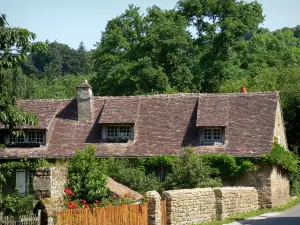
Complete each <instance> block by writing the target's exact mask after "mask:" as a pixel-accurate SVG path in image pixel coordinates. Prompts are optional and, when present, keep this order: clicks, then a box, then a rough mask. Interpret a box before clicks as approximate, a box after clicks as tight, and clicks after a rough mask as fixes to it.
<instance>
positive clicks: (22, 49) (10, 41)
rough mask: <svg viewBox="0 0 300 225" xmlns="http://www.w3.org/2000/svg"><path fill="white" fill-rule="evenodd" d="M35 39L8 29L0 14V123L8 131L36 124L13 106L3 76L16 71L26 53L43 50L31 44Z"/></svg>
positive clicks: (43, 46) (22, 30)
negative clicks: (9, 70)
mask: <svg viewBox="0 0 300 225" xmlns="http://www.w3.org/2000/svg"><path fill="white" fill-rule="evenodd" d="M35 37H36V35H35V34H34V33H32V32H30V31H28V30H26V29H23V28H10V27H8V23H7V22H6V16H5V15H4V14H0V122H1V123H2V124H3V125H4V126H5V127H7V128H9V129H12V128H13V127H14V126H16V125H23V124H31V125H36V124H37V119H36V117H35V116H33V115H32V114H30V113H26V112H24V111H22V110H21V109H19V108H17V107H16V106H15V105H16V101H15V96H11V95H9V93H8V92H7V91H6V90H5V88H7V85H8V82H7V79H6V78H5V76H4V73H6V70H7V69H12V70H15V69H17V67H18V66H19V64H20V62H22V61H23V60H25V59H26V58H27V53H28V52H30V51H34V50H37V49H41V48H45V45H44V44H42V43H32V41H33V40H34V39H35Z"/></svg>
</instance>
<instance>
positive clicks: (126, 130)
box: [119, 126, 130, 138]
mask: <svg viewBox="0 0 300 225" xmlns="http://www.w3.org/2000/svg"><path fill="white" fill-rule="evenodd" d="M119 135H120V137H127V138H130V127H129V126H120V134H119Z"/></svg>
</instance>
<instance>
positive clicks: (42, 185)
mask: <svg viewBox="0 0 300 225" xmlns="http://www.w3.org/2000/svg"><path fill="white" fill-rule="evenodd" d="M67 176H68V168H67V165H66V164H63V163H59V164H56V165H55V166H53V167H49V168H40V169H37V170H36V172H35V174H34V177H33V190H34V191H35V192H36V194H37V196H38V197H40V198H60V197H62V196H63V194H64V187H65V185H66V183H67Z"/></svg>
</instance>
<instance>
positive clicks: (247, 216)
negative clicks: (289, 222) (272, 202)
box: [199, 197, 300, 225]
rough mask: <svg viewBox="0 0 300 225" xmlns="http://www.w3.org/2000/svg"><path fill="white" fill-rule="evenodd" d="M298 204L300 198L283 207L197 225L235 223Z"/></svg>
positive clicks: (259, 210)
mask: <svg viewBox="0 0 300 225" xmlns="http://www.w3.org/2000/svg"><path fill="white" fill-rule="evenodd" d="M299 203H300V197H297V198H294V199H292V200H291V201H290V202H289V203H287V204H285V205H283V206H278V207H274V208H271V209H267V208H265V209H258V210H255V211H250V212H245V213H241V214H237V215H235V216H232V217H228V218H226V219H225V220H222V221H209V222H203V223H200V224H199V225H222V224H226V223H232V222H235V221H237V220H243V219H246V218H251V217H255V216H259V215H261V214H264V213H271V212H280V211H284V210H287V209H289V208H292V207H293V206H295V205H297V204H299Z"/></svg>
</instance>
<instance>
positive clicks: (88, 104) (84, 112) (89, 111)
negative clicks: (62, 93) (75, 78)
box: [76, 80, 93, 122]
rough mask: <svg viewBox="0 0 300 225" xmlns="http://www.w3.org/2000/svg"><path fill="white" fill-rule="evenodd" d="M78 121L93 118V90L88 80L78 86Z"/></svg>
mask: <svg viewBox="0 0 300 225" xmlns="http://www.w3.org/2000/svg"><path fill="white" fill-rule="evenodd" d="M76 93H77V112H78V121H81V122H86V121H92V119H93V92H92V87H91V86H90V85H89V83H88V81H87V80H85V81H84V82H83V83H82V84H80V85H78V86H77V87H76Z"/></svg>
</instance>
